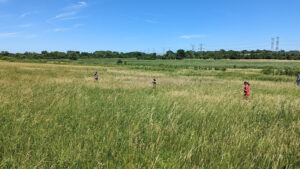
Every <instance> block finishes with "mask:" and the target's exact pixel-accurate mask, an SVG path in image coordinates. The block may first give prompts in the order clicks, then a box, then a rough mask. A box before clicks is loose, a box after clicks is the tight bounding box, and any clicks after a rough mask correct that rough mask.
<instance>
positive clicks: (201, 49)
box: [199, 43, 203, 52]
mask: <svg viewBox="0 0 300 169" xmlns="http://www.w3.org/2000/svg"><path fill="white" fill-rule="evenodd" d="M199 51H200V52H202V51H203V44H202V43H201V44H199Z"/></svg>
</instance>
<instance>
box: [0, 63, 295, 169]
mask: <svg viewBox="0 0 300 169" xmlns="http://www.w3.org/2000/svg"><path fill="white" fill-rule="evenodd" d="M116 61H117V59H98V60H78V61H74V62H69V61H47V63H18V62H7V61H0V168H300V87H298V86H296V84H295V80H296V78H295V77H291V76H283V75H266V74H262V72H261V68H263V67H265V66H272V67H278V68H282V67H294V68H300V62H297V61H289V62H288V61H281V62H279V61H252V62H251V61H243V60H241V61H230V60H227V61H225V60H220V61H202V62H201V61H199V62H196V61H193V60H184V61H173V62H172V61H138V60H136V59H127V60H123V59H122V61H123V62H124V61H126V64H124V63H123V64H121V65H118V64H116ZM53 63H54V64H53ZM170 65H175V67H174V66H171V67H170ZM182 65H183V66H182ZM215 65H221V66H222V67H226V68H227V69H226V70H225V71H221V70H214V69H212V70H208V69H195V66H197V67H198V68H199V66H200V67H201V66H207V67H209V66H215ZM234 65H235V66H234ZM176 66H178V67H176ZM96 71H98V73H99V81H94V79H93V74H94V73H95V72H96ZM153 76H155V77H156V78H157V81H158V84H157V87H156V88H155V89H154V88H153V87H152V84H151V81H152V77H153ZM244 80H249V81H250V84H251V86H250V88H251V97H250V99H249V100H248V101H246V100H244V99H243V81H244Z"/></svg>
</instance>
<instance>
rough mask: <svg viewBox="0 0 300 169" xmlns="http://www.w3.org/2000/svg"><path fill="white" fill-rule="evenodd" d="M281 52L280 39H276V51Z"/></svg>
mask: <svg viewBox="0 0 300 169" xmlns="http://www.w3.org/2000/svg"><path fill="white" fill-rule="evenodd" d="M278 50H279V37H276V51H278Z"/></svg>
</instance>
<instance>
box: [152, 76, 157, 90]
mask: <svg viewBox="0 0 300 169" xmlns="http://www.w3.org/2000/svg"><path fill="white" fill-rule="evenodd" d="M152 84H153V88H156V78H155V77H153V80H152Z"/></svg>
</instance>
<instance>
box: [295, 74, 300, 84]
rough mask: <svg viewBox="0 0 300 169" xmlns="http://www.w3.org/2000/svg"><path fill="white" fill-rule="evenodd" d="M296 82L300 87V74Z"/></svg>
mask: <svg viewBox="0 0 300 169" xmlns="http://www.w3.org/2000/svg"><path fill="white" fill-rule="evenodd" d="M296 82H297V85H298V86H300V74H298V77H297V80H296Z"/></svg>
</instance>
